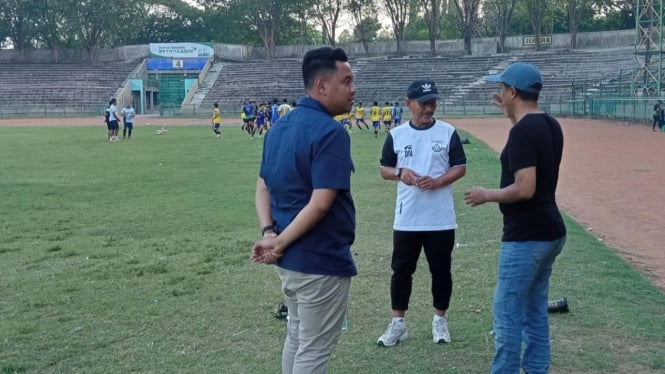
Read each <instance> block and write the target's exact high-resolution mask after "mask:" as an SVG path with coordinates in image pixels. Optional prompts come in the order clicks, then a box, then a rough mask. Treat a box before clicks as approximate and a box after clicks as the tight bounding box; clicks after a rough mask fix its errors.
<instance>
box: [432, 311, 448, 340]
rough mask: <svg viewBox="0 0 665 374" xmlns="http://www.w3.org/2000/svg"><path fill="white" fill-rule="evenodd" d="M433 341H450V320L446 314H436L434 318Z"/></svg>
mask: <svg viewBox="0 0 665 374" xmlns="http://www.w3.org/2000/svg"><path fill="white" fill-rule="evenodd" d="M432 341H434V343H437V344H439V343H450V332H449V331H448V320H447V319H446V316H443V317H438V316H437V315H434V319H432Z"/></svg>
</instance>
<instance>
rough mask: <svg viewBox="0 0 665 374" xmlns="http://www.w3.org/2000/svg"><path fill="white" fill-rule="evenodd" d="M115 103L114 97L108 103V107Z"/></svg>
mask: <svg viewBox="0 0 665 374" xmlns="http://www.w3.org/2000/svg"><path fill="white" fill-rule="evenodd" d="M115 103H117V101H116V99H115V97H114V98H112V99H111V100H110V101H109V105H115Z"/></svg>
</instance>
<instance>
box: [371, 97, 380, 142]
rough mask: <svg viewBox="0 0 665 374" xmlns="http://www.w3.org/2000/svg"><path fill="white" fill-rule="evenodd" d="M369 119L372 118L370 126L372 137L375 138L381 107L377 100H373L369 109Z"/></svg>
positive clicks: (378, 126) (377, 131)
mask: <svg viewBox="0 0 665 374" xmlns="http://www.w3.org/2000/svg"><path fill="white" fill-rule="evenodd" d="M369 113H370V119H371V120H372V127H374V137H375V138H376V137H377V136H378V134H379V128H380V127H381V108H380V107H379V102H378V101H375V102H374V105H372V107H371V108H370V109H369Z"/></svg>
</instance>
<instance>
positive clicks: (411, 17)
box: [0, 0, 635, 51]
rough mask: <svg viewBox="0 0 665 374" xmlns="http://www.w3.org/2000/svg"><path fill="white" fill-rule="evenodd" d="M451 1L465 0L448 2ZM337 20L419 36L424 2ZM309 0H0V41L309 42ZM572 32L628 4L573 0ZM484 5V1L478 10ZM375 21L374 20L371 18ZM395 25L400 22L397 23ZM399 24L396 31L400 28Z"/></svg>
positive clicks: (615, 21)
mask: <svg viewBox="0 0 665 374" xmlns="http://www.w3.org/2000/svg"><path fill="white" fill-rule="evenodd" d="M456 1H458V2H463V1H467V2H468V1H471V0H456ZM549 1H550V2H551V4H550V6H548V9H549V10H548V11H547V12H546V13H545V15H544V21H543V32H545V33H551V32H555V33H558V32H567V31H568V14H567V0H549ZM344 3H345V4H346V7H345V9H344V10H343V13H345V14H344V15H343V17H342V19H351V20H352V21H351V22H350V24H349V25H345V27H344V28H345V29H348V30H352V31H350V32H351V34H352V35H351V36H349V35H347V36H346V40H345V41H347V40H348V41H351V40H352V39H351V37H352V38H353V40H358V41H359V40H361V39H362V38H361V37H360V34H359V26H358V25H359V23H360V20H363V21H362V22H363V27H364V28H366V31H365V33H366V34H367V36H366V37H365V39H366V40H367V41H373V40H379V39H381V40H385V39H394V34H395V27H397V31H398V35H401V33H403V34H404V38H405V39H407V40H408V39H411V40H427V39H428V35H429V31H428V29H427V23H426V22H425V19H426V16H427V10H428V9H427V6H426V5H425V4H427V3H429V2H428V1H423V0H420V1H415V0H399V1H393V0H391V1H387V0H383V1H377V0H348V1H345V2H344ZM315 4H316V2H314V1H313V0H279V1H278V0H271V1H267V2H266V1H260V0H198V1H197V4H196V6H193V5H191V2H185V1H183V0H137V1H132V0H118V1H112V2H107V1H102V0H84V1H74V0H2V1H0V5H2V6H0V46H1V45H3V44H4V45H11V46H13V47H14V48H16V49H29V48H35V47H39V48H41V47H49V48H56V49H57V48H68V47H73V48H84V49H87V50H89V51H92V50H94V49H97V48H105V47H115V46H119V45H126V44H139V43H152V42H178V41H214V42H219V43H231V44H250V45H255V46H269V45H271V43H272V44H275V45H286V44H291V45H297V44H314V43H321V42H323V39H322V33H321V28H320V21H317V20H316V17H315V16H314V15H313V13H312V10H313V7H314V5H315ZM448 4H449V5H448V8H447V9H445V8H442V13H441V22H440V36H439V38H443V39H451V38H458V37H460V31H459V30H461V29H463V28H464V27H462V26H463V25H460V19H459V16H456V13H455V12H456V10H455V9H456V8H455V6H454V4H455V3H453V2H451V3H448ZM580 4H581V5H582V8H581V10H580V12H581V13H580V23H579V28H578V31H604V30H617V29H630V28H633V27H635V3H634V2H633V1H629V2H623V1H620V0H593V1H581V0H580ZM488 9H491V7H490V6H487V7H486V8H485V10H488ZM379 13H383V14H393V16H392V18H394V22H395V24H394V25H393V27H392V30H391V32H389V33H385V32H384V33H382V34H381V35H379V34H380V23H378V21H377V16H376V15H377V14H379ZM494 18H495V16H494V15H492V14H486V15H485V18H484V19H480V20H478V21H474V22H472V25H471V24H469V25H467V26H465V27H466V29H467V32H470V33H473V34H474V36H476V35H494V34H493V33H494V31H492V28H491V27H490V24H491V22H492V20H493V19H494ZM375 21H377V22H375ZM401 22H405V23H404V24H403V25H402V24H401ZM402 28H403V29H402ZM532 32H533V30H532V27H531V16H530V15H529V13H528V11H527V9H526V5H525V2H524V1H518V2H517V5H516V8H515V13H514V16H513V19H512V22H511V25H510V28H509V29H508V32H507V34H508V35H522V34H525V35H526V34H531V33H532Z"/></svg>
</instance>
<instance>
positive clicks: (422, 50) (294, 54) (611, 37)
mask: <svg viewBox="0 0 665 374" xmlns="http://www.w3.org/2000/svg"><path fill="white" fill-rule="evenodd" d="M635 39H636V38H635V30H618V31H603V32H583V33H578V34H577V45H578V48H587V49H608V48H625V47H631V46H634V45H635ZM497 42H498V39H497V38H474V39H472V40H471V52H472V54H473V55H475V56H486V55H493V54H496V53H497ZM317 46H319V45H286V46H277V47H275V51H274V53H273V55H274V57H275V58H301V57H302V56H303V54H304V53H305V51H307V50H308V49H311V48H315V47H317ZM340 46H341V47H342V48H344V49H345V50H346V51H347V53H348V54H349V55H350V56H353V57H363V56H366V55H367V54H366V53H365V50H364V49H363V46H362V44H361V43H351V44H343V45H340ZM404 47H405V50H406V53H407V55H426V54H429V53H430V47H429V42H428V41H405V42H404ZM214 48H215V58H216V59H220V60H230V61H247V60H261V59H266V58H267V53H266V49H265V48H263V47H252V46H248V45H237V44H220V43H217V44H215V47H214ZM533 48H534V47H533V45H524V36H511V37H508V38H506V49H507V51H508V53H510V52H519V51H530V50H533ZM543 48H544V49H566V48H570V34H554V35H552V44H550V45H544V46H543ZM437 50H438V53H439V54H441V55H452V56H459V55H462V54H463V52H464V44H463V42H462V40H461V39H457V40H440V41H438V42H437ZM396 53H397V43H395V42H376V43H371V44H370V45H369V55H370V56H391V55H395V54H396ZM149 55H150V48H149V46H148V45H147V44H144V45H128V46H122V47H118V48H115V49H99V50H95V51H94V52H93V53H92V56H91V55H90V53H88V51H86V50H81V49H62V50H60V51H59V53H58V62H82V61H91V62H112V61H125V62H129V61H136V60H140V59H143V58H146V57H148V56H149ZM20 62H31V63H54V62H56V61H55V57H54V55H53V52H52V51H51V50H49V49H33V50H28V51H25V52H21V51H16V50H0V63H20Z"/></svg>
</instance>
